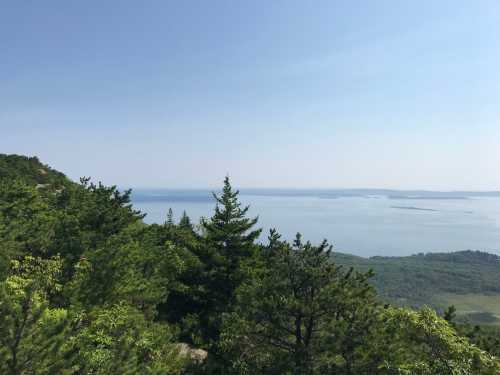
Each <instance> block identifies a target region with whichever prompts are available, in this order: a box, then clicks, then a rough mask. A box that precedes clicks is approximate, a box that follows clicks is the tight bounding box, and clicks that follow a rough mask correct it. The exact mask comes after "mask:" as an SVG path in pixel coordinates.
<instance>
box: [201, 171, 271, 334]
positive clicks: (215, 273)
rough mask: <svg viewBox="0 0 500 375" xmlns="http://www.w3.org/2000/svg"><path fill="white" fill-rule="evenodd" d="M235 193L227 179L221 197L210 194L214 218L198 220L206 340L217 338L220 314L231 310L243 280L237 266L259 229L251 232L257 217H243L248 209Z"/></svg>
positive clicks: (250, 252) (250, 249) (251, 251)
mask: <svg viewBox="0 0 500 375" xmlns="http://www.w3.org/2000/svg"><path fill="white" fill-rule="evenodd" d="M238 194H239V191H238V190H233V188H232V187H231V184H230V182H229V177H227V176H226V178H225V179H224V187H223V190H222V194H221V195H220V196H218V195H216V194H215V193H214V194H213V195H214V198H215V200H216V202H217V204H216V207H215V213H214V215H213V216H212V217H211V218H210V219H209V220H204V219H202V221H201V224H202V229H203V231H204V240H205V244H206V251H205V253H204V254H201V256H200V257H201V258H202V260H203V261H204V262H205V265H206V276H207V280H206V282H207V284H208V285H207V290H208V296H207V306H206V308H207V311H206V313H207V314H208V315H207V316H205V318H207V319H208V321H206V322H205V324H206V327H207V328H208V332H209V333H208V336H209V337H208V339H217V337H218V334H219V331H220V324H221V321H220V319H221V314H222V313H223V312H226V311H228V310H229V309H230V305H231V302H232V300H233V297H234V292H235V290H236V288H237V287H238V286H239V285H240V284H241V282H242V280H243V277H244V276H243V273H242V272H241V269H240V267H241V265H242V263H243V262H244V261H245V260H246V259H249V258H251V257H252V256H254V255H255V253H256V251H257V249H258V247H257V245H256V244H255V241H256V240H257V238H258V237H259V235H260V233H261V229H256V230H253V227H254V226H255V224H256V223H257V220H258V218H257V217H255V218H252V219H251V218H248V217H246V215H247V212H248V210H249V206H245V207H242V204H241V203H240V202H239V200H238Z"/></svg>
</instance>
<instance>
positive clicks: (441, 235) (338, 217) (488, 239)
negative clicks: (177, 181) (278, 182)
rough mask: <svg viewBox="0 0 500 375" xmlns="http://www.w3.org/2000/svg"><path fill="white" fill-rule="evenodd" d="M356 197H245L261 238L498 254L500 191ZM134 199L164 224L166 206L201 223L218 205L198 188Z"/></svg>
mask: <svg viewBox="0 0 500 375" xmlns="http://www.w3.org/2000/svg"><path fill="white" fill-rule="evenodd" d="M351 192H352V191H349V193H348V194H346V193H342V194H330V193H328V192H327V193H328V194H325V192H324V191H305V190H304V191H301V190H286V191H285V190H282V191H273V190H265V191H264V190H259V191H252V190H249V191H243V192H242V194H240V200H241V201H242V202H243V203H244V204H249V205H250V206H251V208H250V210H249V215H251V216H257V215H258V216H259V226H260V227H262V228H264V236H263V238H262V240H265V237H266V234H267V232H268V230H269V228H273V227H275V228H276V229H278V231H279V232H280V233H281V234H282V235H283V237H285V238H287V239H292V238H293V237H294V236H295V233H297V232H301V233H302V235H303V237H304V239H308V240H311V241H312V242H319V241H321V240H322V239H324V238H326V239H327V240H329V241H330V242H331V243H332V244H333V245H334V249H335V250H336V251H341V252H346V253H351V254H356V255H361V256H373V255H410V254H415V253H418V252H437V251H439V252H447V251H457V250H467V249H473V250H483V251H488V252H492V253H496V254H500V197H499V196H496V195H495V194H492V195H482V196H481V195H480V196H476V195H470V196H468V195H466V194H464V195H463V196H462V195H460V196H457V195H456V193H454V194H455V195H445V196H442V195H433V194H430V193H429V194H427V193H426V194H412V195H408V194H406V195H404V194H394V192H390V193H386V194H385V195H370V194H369V193H370V192H372V193H378V194H380V193H381V192H380V191H362V192H359V191H355V193H351ZM382 193H384V192H382ZM405 193H408V192H405ZM450 194H451V193H450ZM133 202H134V207H135V208H137V209H140V210H141V211H142V212H144V213H146V214H147V216H146V219H145V221H146V222H149V223H153V222H156V223H162V222H164V221H165V219H166V214H167V212H168V209H169V208H172V210H173V212H174V216H175V217H176V218H178V217H180V215H181V214H182V212H183V211H184V210H185V211H186V212H187V213H188V215H189V216H190V217H191V218H192V220H193V221H194V222H197V221H198V219H199V218H200V217H201V216H205V217H210V216H211V215H212V212H213V208H214V206H215V202H214V200H213V199H212V198H210V194H209V193H208V192H207V191H201V190H197V191H194V190H185V191H179V190H177V191H173V190H161V191H159V190H156V191H136V192H135V194H134V195H133Z"/></svg>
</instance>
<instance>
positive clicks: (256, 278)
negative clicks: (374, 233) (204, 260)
mask: <svg viewBox="0 0 500 375" xmlns="http://www.w3.org/2000/svg"><path fill="white" fill-rule="evenodd" d="M330 252H331V247H330V246H329V245H328V244H327V243H326V241H325V242H323V243H322V244H320V245H319V246H317V247H316V246H312V245H311V244H310V243H309V242H306V243H303V242H302V240H301V237H300V235H297V238H296V240H295V242H294V244H293V246H292V245H290V244H288V243H287V242H282V241H280V239H279V236H278V235H277V234H276V233H275V232H274V231H272V232H271V235H270V244H269V246H268V247H267V248H266V249H265V250H264V253H263V262H264V265H265V266H264V267H263V268H262V269H261V270H259V271H257V272H255V271H253V276H252V277H251V278H249V279H248V280H247V281H246V282H245V283H243V284H242V286H241V287H240V288H239V289H238V303H237V305H236V308H235V311H234V312H233V313H232V314H230V315H229V316H228V317H227V320H226V324H225V329H224V334H223V336H222V340H221V346H222V349H223V350H224V351H225V352H226V353H227V354H228V355H229V362H230V365H231V368H232V369H233V370H235V372H237V373H253V374H255V373H266V374H275V373H293V374H319V373H326V372H329V373H330V372H331V373H338V374H341V373H355V372H352V371H354V370H353V369H355V368H356V369H358V370H359V369H360V368H364V367H365V366H366V365H367V364H366V363H365V359H364V358H363V351H364V350H365V349H364V348H365V346H366V345H367V344H368V341H367V340H368V338H369V337H370V335H371V328H372V321H373V319H374V318H376V317H377V311H378V309H379V305H378V303H377V301H376V299H375V293H374V290H373V288H372V287H370V285H369V284H368V279H369V277H370V276H371V274H370V273H367V274H360V273H355V272H353V270H352V269H350V270H343V269H342V268H341V267H339V266H337V265H335V264H334V263H332V262H331V261H330ZM257 371H259V372H257ZM356 373H358V372H356Z"/></svg>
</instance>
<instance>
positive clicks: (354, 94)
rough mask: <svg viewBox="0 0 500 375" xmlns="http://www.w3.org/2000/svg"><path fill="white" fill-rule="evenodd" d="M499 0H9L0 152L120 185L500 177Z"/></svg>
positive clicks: (408, 183) (3, 21) (467, 181)
mask: <svg viewBox="0 0 500 375" xmlns="http://www.w3.org/2000/svg"><path fill="white" fill-rule="evenodd" d="M499 40H500V2H498V1H494V0H485V1H481V2H470V1H466V0H461V1H448V0H446V1H439V2H436V1H430V0H424V1H419V2H400V1H389V0H383V1H377V2H364V3H363V4H358V3H353V2H350V1H327V0H320V1H316V2H314V3H313V4H309V3H308V4H306V3H304V2H300V1H286V2H285V1H275V2H274V1H273V2H268V1H252V2H245V3H238V4H235V3H233V2H230V1H222V0H221V1H213V2H209V3H208V2H199V3H197V4H196V5H190V6H188V5H186V4H184V3H182V2H169V1H166V2H157V1H152V2H148V3H147V4H138V3H136V2H132V1H122V2H119V3H113V2H107V3H105V4H103V3H102V2H96V1H88V2H85V3H68V2H64V1H54V2H51V3H50V4H46V3H41V2H40V3H38V2H9V1H7V2H5V3H4V4H2V11H1V12H0V45H1V46H2V58H1V59H0V131H1V134H2V136H1V137H0V152H2V153H17V154H26V155H37V156H38V157H39V158H40V159H41V160H42V161H43V162H44V163H48V164H49V165H51V166H52V167H54V168H56V169H58V170H60V171H63V172H64V173H66V174H67V175H68V176H69V177H71V178H73V179H77V178H78V177H80V176H92V177H93V178H95V179H96V180H101V181H103V182H104V183H105V184H109V185H110V184H116V185H119V186H142V187H159V188H160V187H170V188H199V187H213V188H217V187H218V186H220V185H221V183H222V179H223V178H224V176H225V175H226V174H229V175H230V176H231V177H232V181H233V183H234V185H235V186H240V187H263V188H271V187H273V188H292V187H294V188H312V187H315V188H343V187H347V188H357V187H358V188H359V187H368V188H390V189H399V190H401V189H404V190H408V189H425V190H438V191H456V190H468V191H494V190H500V173H498V170H499V166H500V147H498V143H499V140H500V123H499V121H500V107H499V106H498V98H500V69H498V67H499V66H500V48H498V41H499Z"/></svg>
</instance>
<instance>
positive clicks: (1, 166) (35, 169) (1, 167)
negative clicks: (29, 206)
mask: <svg viewBox="0 0 500 375" xmlns="http://www.w3.org/2000/svg"><path fill="white" fill-rule="evenodd" d="M0 179H2V180H10V181H12V180H15V179H19V180H21V181H23V182H24V183H26V184H28V185H34V186H38V187H39V188H41V187H44V186H51V187H53V188H59V187H61V186H62V185H64V184H66V183H68V182H69V180H68V179H67V178H66V176H65V175H64V174H63V173H61V172H58V171H56V170H54V169H52V168H50V167H49V166H48V165H45V164H42V163H41V162H40V160H38V158H37V157H36V156H33V157H26V156H21V155H6V154H0Z"/></svg>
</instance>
